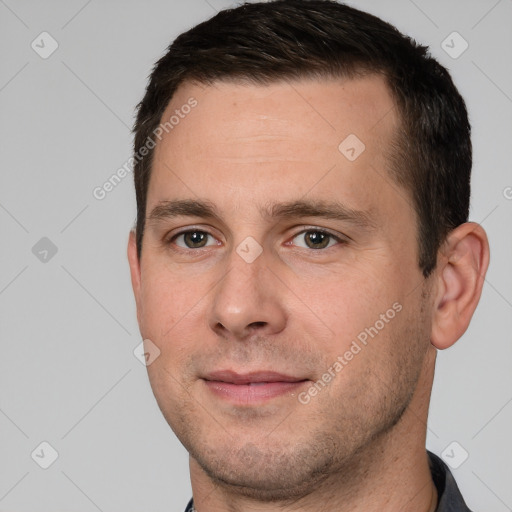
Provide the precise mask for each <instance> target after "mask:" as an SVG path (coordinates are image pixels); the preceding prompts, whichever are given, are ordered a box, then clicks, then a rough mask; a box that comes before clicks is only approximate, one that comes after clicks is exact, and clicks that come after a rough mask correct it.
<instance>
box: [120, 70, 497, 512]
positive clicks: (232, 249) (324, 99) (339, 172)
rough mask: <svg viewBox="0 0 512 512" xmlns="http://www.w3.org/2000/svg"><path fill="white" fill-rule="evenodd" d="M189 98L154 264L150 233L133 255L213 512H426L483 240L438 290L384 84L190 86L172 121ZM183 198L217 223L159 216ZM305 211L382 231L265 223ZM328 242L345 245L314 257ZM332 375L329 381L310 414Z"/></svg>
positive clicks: (179, 428) (451, 260) (164, 183)
mask: <svg viewBox="0 0 512 512" xmlns="http://www.w3.org/2000/svg"><path fill="white" fill-rule="evenodd" d="M190 97H194V98H195V99H196V100H197V102H198V103H197V106H196V107H195V108H194V109H193V110H192V111H191V113H190V114H188V115H187V116H186V117H184V118H183V119H181V120H180V123H179V124H177V125H176V126H174V128H173V129H172V130H170V131H169V133H167V134H165V135H164V137H163V139H162V140H161V141H160V142H159V143H158V145H157V147H156V150H155V151H156V153H155V160H154V165H153V170H152V176H151V180H150V185H149V191H148V206H147V212H146V230H145V233H144V239H143V248H142V255H141V259H140V261H139V260H138V259H137V255H136V248H135V238H134V234H133V233H131V234H130V238H129V243H128V257H129V261H130V269H131V277H132V284H133V289H134V293H135V299H136V303H137V315H138V321H139V326H140V331H141V334H142V336H143V338H144V339H149V340H151V342H152V343H153V344H154V345H156V346H157V347H158V348H159V350H160V355H159V356H158V358H156V360H155V361H154V362H153V363H152V364H151V365H149V366H148V373H149V378H150V382H151V386H152V389H153V392H154V394H155V397H156V400H157V402H158V405H159V407H160V409H161V410H162V413H163V415H164V416H165V418H166V420H167V422H168V423H169V425H170V426H171V428H172V429H173V430H174V432H175V433H176V435H177V436H178V438H179V439H180V440H181V442H182V443H183V444H184V445H185V447H186V448H187V450H188V451H189V453H190V470H191V479H192V487H193V493H194V502H195V506H196V509H197V510H198V511H199V512H205V511H208V512H216V511H219V512H220V511H242V510H243V511H247V510H265V511H273V510H276V511H277V510H294V511H313V510H315V511H317V512H318V510H339V511H343V512H346V511H355V510H358V511H359V510H360V511H363V510H364V511H365V512H371V511H377V510H379V511H382V510H404V511H405V510H418V511H425V512H428V511H429V510H430V509H431V508H432V507H435V494H433V484H432V481H431V477H430V472H429V469H428V463H427V456H426V452H425V432H426V420H427V413H428V402H429V398H430V390H431V387H432V379H433V373H434V365H435V357H436V352H437V351H436V348H441V349H442V348H447V347H449V346H450V345H452V344H453V343H454V342H455V341H456V340H457V339H458V338H459V337H460V336H461V335H462V334H463V332H464V331H465V329H466V328H467V325H468V323H469V320H470V318H471V315H472V313H473V311H474V308H475V307H476V304H477V302H478V299H479V297H480V291H481V286H482V281H483V276H484V274H485V270H486V268H487V264H488V244H487V239H486V236H485V232H484V231H483V229H482V228H481V227H480V226H478V225H476V224H473V223H467V224H463V225H462V226H459V227H458V228H457V229H456V230H454V231H453V232H452V234H451V235H450V237H449V238H448V240H447V242H446V243H445V244H444V245H443V247H442V248H441V250H440V253H439V264H438V267H437V269H436V270H435V272H434V273H433V274H432V275H431V276H430V277H429V278H428V279H427V280H425V279H424V278H423V276H422V274H421V271H420V269H419V267H418V263H417V262H418V249H417V240H416V233H417V229H416V214H415V211H414V209H413V207H412V205H411V201H410V196H409V193H408V192H407V191H405V190H404V189H402V188H400V187H399V186H398V185H397V184H396V183H394V182H393V181H392V180H391V178H390V176H389V173H388V170H387V160H386V156H385V155H386V149H387V147H388V146H389V143H390V141H391V139H392V136H393V134H394V131H395V129H396V128H397V126H398V123H399V118H398V115H397V112H396V111H395V108H394V103H393V100H392V98H391V96H390V94H389V93H388V90H387V88H386V86H385V84H384V82H383V80H382V78H380V77H377V76H367V77H365V78H359V79H357V80H344V81H341V80H328V81H322V82H320V81H313V80H308V81H306V80H302V81H296V82H285V81H283V82H276V83H274V84H271V85H265V86H263V85H248V84H241V83H234V82H231V83H228V82H222V83H221V82H218V83H215V84H214V85H210V86H204V85H195V84H191V83H185V84H183V85H182V86H181V87H180V88H179V89H178V91H177V93H176V94H175V96H174V97H173V99H172V100H171V103H170V104H169V106H168V108H167V110H166V113H165V114H164V116H163V118H162V119H163V120H165V119H168V118H169V117H170V115H172V113H173V112H174V111H175V110H176V109H179V108H180V107H181V106H182V105H184V104H186V103H187V101H188V100H189V98H190ZM350 134H355V135H356V136H357V137H358V138H359V139H360V140H361V141H362V142H363V143H364V145H365V150H364V151H363V152H362V153H361V154H360V155H359V156H358V157H357V158H356V159H355V160H354V161H350V160H349V159H348V158H346V156H345V155H344V154H342V152H341V151H340V150H339V149H338V146H339V144H340V143H341V142H342V141H343V140H345V139H346V138H347V137H348V136H349V135H350ZM170 200H196V201H197V200H201V201H208V202H209V203H210V204H211V205H214V206H215V207H216V208H217V210H218V217H217V218H210V217H207V216H204V215H194V216H190V215H186V216H184V215H181V216H175V217H172V218H169V217H160V218H153V219H152V218H151V213H152V212H153V211H154V209H155V207H157V206H158V205H162V204H164V203H165V202H166V201H170ZM299 200H300V201H311V202H316V203H317V204H318V202H320V201H322V202H324V203H325V202H333V201H337V202H338V203H342V204H343V205H344V206H345V207H346V208H349V209H351V210H357V211H360V212H363V214H362V215H361V216H364V219H366V221H367V222H366V223H361V222H355V221H353V220H349V219H340V218H324V217H316V216H312V215H304V214H303V213H301V214H299V215H293V216H288V217H282V218H277V217H272V216H268V215H264V211H263V209H264V208H265V207H267V209H268V207H269V205H270V204H273V203H284V202H293V201H299ZM361 216H360V217H361ZM319 229H322V230H327V231H328V232H329V233H330V234H332V235H333V237H332V238H327V239H325V241H326V242H327V243H326V247H325V248H311V246H308V244H307V242H308V240H310V239H309V238H308V237H309V236H310V235H311V234H313V236H314V235H316V236H317V240H318V230H319ZM186 230H189V231H194V230H195V231H196V232H197V231H199V232H201V233H207V234H208V235H209V236H208V237H206V238H205V241H206V244H205V246H203V247H197V248H194V246H192V247H193V248H188V247H187V245H186V242H187V241H188V243H189V244H190V238H187V237H184V236H177V235H179V234H183V231H186ZM196 235H197V234H196ZM247 237H252V239H254V241H255V242H257V244H258V245H255V242H254V241H251V244H252V245H251V246H250V247H251V249H250V252H251V251H253V250H254V247H258V246H259V248H260V249H261V250H262V252H261V254H259V256H257V258H256V259H254V261H252V262H250V263H249V262H248V261H246V260H245V259H244V258H243V257H242V256H241V254H243V253H242V252H240V248H245V249H247V248H249V246H248V245H244V244H245V243H247ZM192 241H197V238H196V239H193V240H192ZM317 244H318V242H317ZM237 248H238V249H239V252H237ZM393 305H395V313H396V314H394V315H393V318H392V319H389V317H388V316H386V318H385V319H387V322H384V320H382V316H381V315H383V314H384V315H386V311H388V310H390V309H393ZM397 309H400V311H396V310H397ZM389 316H390V314H389ZM379 320H380V321H381V323H380V324H378V326H379V328H377V331H378V333H377V334H376V335H374V337H368V340H367V344H366V345H363V344H361V343H358V345H359V347H360V351H358V352H357V354H355V355H354V356H353V357H351V358H350V360H348V358H344V361H345V363H346V364H343V365H342V366H343V368H342V370H340V371H336V370H333V364H334V363H335V362H336V361H339V359H338V357H339V356H342V357H344V354H345V353H346V352H347V351H349V350H350V348H351V346H352V347H353V346H354V345H352V344H353V342H354V341H355V340H357V336H358V335H360V333H361V332H363V331H365V329H368V328H370V327H372V326H374V327H375V326H376V325H377V324H376V322H377V321H379ZM383 322H384V323H383ZM381 324H382V325H383V328H380V325H381ZM356 350H357V349H356ZM329 368H330V369H331V379H330V380H329V381H328V383H327V385H325V386H322V387H321V389H320V390H319V391H318V390H317V393H316V394H314V392H312V394H314V396H310V400H309V402H308V403H307V404H304V403H301V401H300V400H299V394H300V393H302V395H301V396H302V397H304V393H308V390H310V389H311V386H312V384H313V383H315V382H317V381H319V380H321V379H324V382H325V380H326V379H327V378H326V377H323V376H325V374H326V372H327V373H329V372H328V370H329ZM217 370H232V371H236V372H238V373H247V372H254V371H275V372H279V373H281V374H286V375H289V376H293V377H296V378H299V379H304V380H305V382H303V383H302V384H300V385H298V386H296V387H294V388H293V389H292V390H291V391H290V392H286V393H283V394H281V395H279V396H276V397H274V398H271V399H268V400H266V401H264V402H262V403H255V402H250V401H249V402H247V403H243V402H242V403H239V402H237V403H234V402H232V401H230V400H226V399H225V398H223V397H219V396H218V395H216V394H215V393H213V392H212V390H211V388H210V387H209V386H207V385H206V383H205V380H204V379H205V377H206V376H207V375H208V374H209V372H212V371H217ZM333 373H334V377H333V376H332V374H333ZM390 489H392V490H393V492H390ZM433 500H434V501H433ZM319 504H321V505H319ZM319 507H323V508H319Z"/></svg>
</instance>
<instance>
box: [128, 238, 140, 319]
mask: <svg viewBox="0 0 512 512" xmlns="http://www.w3.org/2000/svg"><path fill="white" fill-rule="evenodd" d="M127 255H128V263H129V265H130V276H131V281H132V289H133V294H134V296H135V302H136V305H137V317H139V313H140V307H139V305H140V300H139V297H140V282H141V275H140V261H139V257H138V255H137V243H136V237H135V231H134V230H133V229H132V230H131V231H130V235H129V238H128V248H127Z"/></svg>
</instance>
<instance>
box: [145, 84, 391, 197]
mask: <svg viewBox="0 0 512 512" xmlns="http://www.w3.org/2000/svg"><path fill="white" fill-rule="evenodd" d="M190 105H194V107H193V108H189V106H190ZM169 120H171V122H170V123H169ZM397 120H398V116H397V114H396V111H395V103H394V101H393V99H392V97H391V95H390V93H389V90H388V88H387V86H386V83H385V81H384V79H383V78H382V77H381V76H378V75H369V76H366V77H364V78H357V79H344V80H341V79H336V80H335V79H329V80H321V81H320V80H296V81H279V82H275V83H271V84H268V85H254V84H247V83H240V82H227V81H223V82H215V83H214V84H211V85H203V84H193V83H184V84H182V85H181V86H180V87H179V88H178V90H177V92H176V94H175V95H174V96H173V98H172V100H171V102H170V103H169V105H168V107H167V109H166V111H165V113H164V114H163V116H162V119H161V123H166V122H167V130H165V131H164V132H163V137H162V139H161V141H160V142H158V143H157V146H156V148H155V158H154V164H153V171H152V177H151V181H150V190H149V194H148V206H150V205H151V203H153V204H155V203H157V202H158V201H159V200H165V199H168V197H166V195H167V196H168V195H169V193H172V195H173V196H174V197H178V198H180V197H190V196H191V195H192V196H194V195H195V196H205V197H206V196H208V197H209V198H210V199H212V200H213V201H216V202H219V201H220V202H224V203H226V202H229V200H232V201H235V200H237V199H238V201H239V202H244V201H246V200H247V198H248V197H250V198H251V199H254V200H256V199H257V198H258V197H260V196H261V198H263V196H265V195H269V194H270V195H273V196H279V199H282V200H294V199H297V198H298V197H300V196H304V195H305V194H310V195H311V194H313V195H315V194H316V195H317V196H318V197H322V196H326V195H329V194H331V195H332V194H333V190H334V191H335V190H336V188H338V189H339V191H340V193H341V194H342V195H345V196H347V197H345V199H346V202H348V204H349V205H350V201H351V199H350V197H349V196H350V195H352V196H354V195H355V196H357V197H358V200H360V201H362V202H364V199H365V197H366V196H369V194H370V192H371V191H370V188H369V187H371V186H375V185H376V184H377V185H379V182H381V181H382V175H384V174H387V172H386V171H385V169H386V168H387V166H388V161H387V157H386V153H387V150H388V148H389V144H390V142H391V139H392V137H393V135H394V133H395V130H396V127H397V124H398V121H397ZM164 126H165V125H164ZM332 170H333V171H334V172H331V171H332ZM376 173H377V174H376ZM379 174H380V175H381V177H380V178H378V175H379ZM333 187H334V188H333ZM276 199H277V197H276ZM352 199H354V197H352ZM354 206H355V205H354Z"/></svg>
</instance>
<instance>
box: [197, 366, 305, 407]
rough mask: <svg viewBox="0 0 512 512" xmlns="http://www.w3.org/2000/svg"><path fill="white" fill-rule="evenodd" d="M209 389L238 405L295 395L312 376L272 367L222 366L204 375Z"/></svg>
mask: <svg viewBox="0 0 512 512" xmlns="http://www.w3.org/2000/svg"><path fill="white" fill-rule="evenodd" d="M203 381H204V383H205V384H206V387H207V388H208V390H209V391H210V392H211V393H213V394H214V395H216V396H217V397H219V398H221V399H223V400H227V401H228V402H231V403H234V404H237V405H253V404H257V403H262V402H265V401H268V400H271V399H273V398H277V397H279V396H283V395H293V394H294V393H296V392H298V390H299V389H300V388H301V387H304V386H305V385H306V383H307V382H309V379H306V378H302V377H294V376H291V375H285V374H282V373H277V372H272V371H258V372H251V373H237V372H234V371H231V370H221V371H216V372H212V373H209V374H208V375H207V376H205V377H204V378H203Z"/></svg>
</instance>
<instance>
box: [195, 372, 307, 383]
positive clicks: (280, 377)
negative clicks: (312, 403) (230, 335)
mask: <svg viewBox="0 0 512 512" xmlns="http://www.w3.org/2000/svg"><path fill="white" fill-rule="evenodd" d="M204 379H205V380H211V381H217V382H228V383H230V384H249V383H251V382H300V381H303V380H307V379H305V378H301V377H293V376H291V375H285V374H283V373H278V372H272V371H256V372H250V373H238V372H235V371H232V370H219V371H215V372H211V373H208V374H207V375H206V376H205V377H204Z"/></svg>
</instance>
